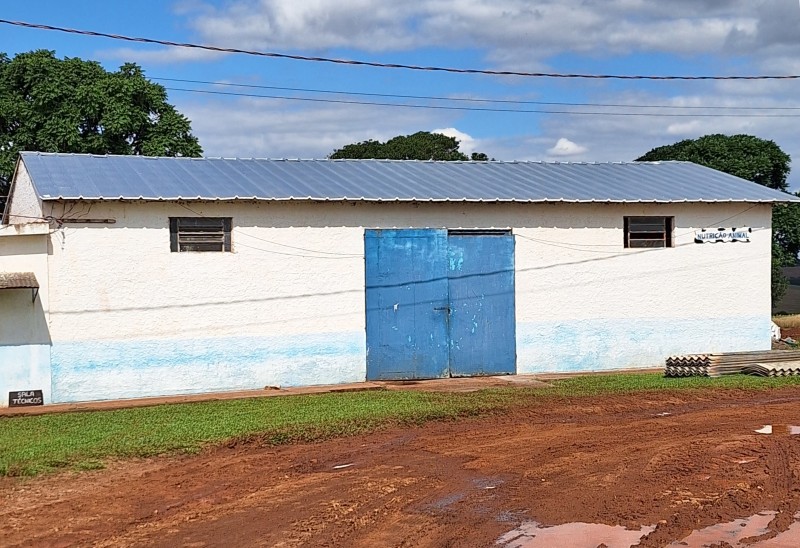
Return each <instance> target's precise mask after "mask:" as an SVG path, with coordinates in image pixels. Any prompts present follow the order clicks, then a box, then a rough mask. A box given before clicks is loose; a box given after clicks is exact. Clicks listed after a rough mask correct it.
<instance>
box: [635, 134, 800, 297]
mask: <svg viewBox="0 0 800 548" xmlns="http://www.w3.org/2000/svg"><path fill="white" fill-rule="evenodd" d="M658 160H683V161H688V162H694V163H696V164H700V165H704V166H707V167H711V168H714V169H716V170H719V171H723V172H725V173H729V174H731V175H736V176H737V177H741V178H742V179H747V180H749V181H753V182H756V183H758V184H760V185H764V186H767V187H769V188H774V189H777V190H782V191H784V192H785V191H786V190H787V189H788V184H787V182H786V177H787V176H788V175H789V170H790V163H791V158H790V157H789V155H788V154H786V153H785V152H783V151H782V150H781V148H780V147H779V146H778V145H776V144H775V143H774V142H773V141H768V140H766V139H760V138H758V137H754V136H752V135H730V136H729V135H719V134H715V135H706V136H705V137H700V138H699V139H687V140H685V141H680V142H677V143H675V144H672V145H666V146H662V147H657V148H654V149H653V150H651V151H650V152H648V153H647V154H645V155H644V156H641V157H639V158H637V159H636V161H639V162H642V161H658ZM772 234H773V244H772V303H773V305H774V304H776V303H777V301H779V300H780V299H781V297H783V294H784V293H785V291H786V285H787V282H786V278H785V277H784V276H783V273H782V272H781V267H782V266H792V265H795V264H797V255H798V253H800V207H798V205H796V204H777V205H775V206H774V207H773V216H772Z"/></svg>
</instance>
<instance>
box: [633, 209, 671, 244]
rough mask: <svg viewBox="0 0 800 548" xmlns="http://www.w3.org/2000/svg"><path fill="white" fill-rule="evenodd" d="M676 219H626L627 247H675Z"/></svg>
mask: <svg viewBox="0 0 800 548" xmlns="http://www.w3.org/2000/svg"><path fill="white" fill-rule="evenodd" d="M674 219H675V218H674V217H655V216H653V217H625V223H624V224H625V247H673V242H672V230H673V225H674Z"/></svg>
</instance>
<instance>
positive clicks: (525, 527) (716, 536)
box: [495, 512, 800, 548]
mask: <svg viewBox="0 0 800 548" xmlns="http://www.w3.org/2000/svg"><path fill="white" fill-rule="evenodd" d="M775 514H776V513H775V512H761V513H758V514H756V515H755V516H751V517H749V518H744V519H737V520H735V521H731V522H729V523H719V524H716V525H712V526H710V527H706V528H705V529H700V530H698V531H694V532H693V533H692V534H691V535H689V536H688V537H686V538H684V539H682V540H677V541H675V542H673V543H672V544H669V545H668V548H686V547H691V548H696V547H703V546H716V545H719V544H722V543H727V544H724V545H725V546H730V547H731V548H751V547H752V548H797V547H798V546H800V522H798V521H795V523H793V524H792V525H791V526H790V527H789V529H788V530H786V531H784V532H783V533H780V534H778V535H777V536H776V537H774V538H771V539H768V540H762V541H760V542H749V541H748V542H745V543H743V542H742V541H743V540H745V539H749V538H751V537H757V536H760V535H763V534H764V533H766V532H767V531H769V529H768V526H769V523H770V521H772V519H773V518H774V517H775ZM794 518H795V520H800V514H796V515H795V516H794ZM655 529H656V528H655V526H649V525H646V526H643V527H642V528H641V529H638V530H636V529H626V528H625V527H622V526H621V525H617V526H612V525H602V524H598V523H565V524H563V525H556V526H553V527H547V526H544V525H541V524H539V523H536V522H535V521H529V522H526V523H523V524H522V525H521V526H520V527H518V528H516V529H514V530H513V531H509V532H508V533H506V534H505V535H503V536H502V537H500V538H499V539H497V542H496V543H495V544H496V545H498V546H502V547H503V548H551V547H552V546H559V545H560V546H568V547H570V548H597V547H598V546H602V545H605V546H607V548H618V547H622V548H628V547H629V546H636V545H638V543H639V541H640V540H641V539H642V538H643V537H645V536H646V535H649V534H650V533H652V532H653V531H655Z"/></svg>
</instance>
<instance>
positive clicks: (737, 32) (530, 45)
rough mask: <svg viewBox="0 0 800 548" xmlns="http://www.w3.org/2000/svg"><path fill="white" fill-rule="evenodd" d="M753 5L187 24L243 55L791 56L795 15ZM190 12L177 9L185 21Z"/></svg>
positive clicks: (250, 18) (438, 5) (384, 10)
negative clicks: (782, 51)
mask: <svg viewBox="0 0 800 548" xmlns="http://www.w3.org/2000/svg"><path fill="white" fill-rule="evenodd" d="M784 2H785V3H786V4H788V2H787V1H786V0H781V2H753V1H752V0H729V1H722V0H706V1H702V0H671V1H670V2H650V1H647V2H645V1H642V0H603V1H598V0H540V1H538V2H535V3H533V2H530V1H528V0H419V1H416V2H401V3H390V2H385V1H383V0H339V1H337V2H330V1H326V0H304V1H303V2H297V1H296V0H234V1H232V2H230V3H229V4H225V5H224V7H220V8H217V9H215V10H213V11H212V12H209V7H208V6H206V5H204V4H202V5H201V7H200V8H198V10H197V11H196V12H195V13H196V15H195V16H194V18H193V19H192V20H191V24H192V26H193V27H194V28H195V30H196V31H197V32H199V34H200V35H201V36H202V37H203V39H205V40H207V41H209V42H212V43H218V44H223V45H232V44H235V45H237V46H239V47H245V48H276V49H284V50H285V49H300V50H306V51H308V50H317V51H319V50H325V49H330V48H355V49H361V50H365V51H375V52H382V51H405V50H410V49H414V48H425V47H444V48H448V49H455V48H462V47H469V48H474V47H475V45H476V44H477V45H479V46H480V47H481V48H484V49H485V51H486V53H487V55H488V57H489V58H490V59H517V60H520V61H521V60H523V59H528V60H529V61H533V62H536V60H537V59H538V60H541V59H542V58H546V57H547V56H549V55H552V54H554V53H557V52H563V51H569V52H573V53H574V52H591V53H593V54H594V53H598V52H601V51H607V52H616V53H633V52H646V51H662V52H673V53H675V52H677V53H698V52H703V53H707V54H712V53H724V52H726V51H738V52H747V53H755V52H757V51H758V50H759V49H764V50H766V49H771V48H775V47H784V48H787V47H788V48H789V50H791V51H797V50H798V47H799V46H800V41H799V40H798V35H797V24H796V23H800V9H798V6H797V5H796V4H794V5H793V9H789V8H787V6H786V5H784ZM187 11H188V10H187V9H186V8H184V13H186V12H187Z"/></svg>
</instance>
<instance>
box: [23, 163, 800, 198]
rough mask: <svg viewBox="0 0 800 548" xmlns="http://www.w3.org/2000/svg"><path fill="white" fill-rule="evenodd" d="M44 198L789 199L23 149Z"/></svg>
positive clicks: (681, 170)
mask: <svg viewBox="0 0 800 548" xmlns="http://www.w3.org/2000/svg"><path fill="white" fill-rule="evenodd" d="M21 158H22V162H23V163H24V165H25V168H26V169H27V172H28V173H29V175H30V177H31V180H32V182H33V185H34V188H35V189H36V192H37V193H38V195H39V197H40V198H41V199H42V200H78V199H85V200H158V201H171V200H316V201H350V200H353V201H392V202H394V201H421V202H428V201H452V202H465V201H475V202H505V201H508V202H764V203H771V202H786V201H798V199H797V198H795V197H794V196H792V195H790V194H786V193H783V192H779V191H776V190H772V189H769V188H766V187H764V186H761V185H758V184H756V183H752V182H750V181H746V180H744V179H740V178H738V177H734V176H732V175H728V174H725V173H722V172H720V171H716V170H713V169H710V168H707V167H703V166H699V165H696V164H693V163H690V162H630V163H560V162H554V163H547V162H420V161H398V160H267V159H225V158H154V157H144V156H97V155H88V154H57V153H41V152H23V153H21Z"/></svg>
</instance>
